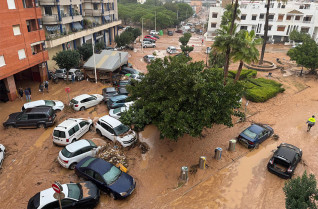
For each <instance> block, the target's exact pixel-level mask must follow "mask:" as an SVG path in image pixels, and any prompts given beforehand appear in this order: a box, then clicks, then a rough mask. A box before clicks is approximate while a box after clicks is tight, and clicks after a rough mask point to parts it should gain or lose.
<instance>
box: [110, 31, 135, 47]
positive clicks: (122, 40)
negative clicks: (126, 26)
mask: <svg viewBox="0 0 318 209" xmlns="http://www.w3.org/2000/svg"><path fill="white" fill-rule="evenodd" d="M134 40H135V38H134V34H133V33H131V32H129V31H124V32H122V33H121V34H120V35H119V36H116V37H115V42H116V44H117V47H121V46H126V45H129V44H131V43H132V42H133V41H134Z"/></svg>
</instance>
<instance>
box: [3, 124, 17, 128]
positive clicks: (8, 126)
mask: <svg viewBox="0 0 318 209" xmlns="http://www.w3.org/2000/svg"><path fill="white" fill-rule="evenodd" d="M14 127H15V126H14V125H11V124H10V125H6V126H5V128H6V129H11V128H14Z"/></svg>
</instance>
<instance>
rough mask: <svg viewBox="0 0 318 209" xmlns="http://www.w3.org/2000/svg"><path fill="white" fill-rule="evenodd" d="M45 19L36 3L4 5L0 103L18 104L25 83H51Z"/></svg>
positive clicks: (21, 0)
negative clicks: (20, 89) (14, 102)
mask: <svg viewBox="0 0 318 209" xmlns="http://www.w3.org/2000/svg"><path fill="white" fill-rule="evenodd" d="M41 18H42V13H41V8H40V7H39V5H38V3H37V2H36V1H34V0H1V1H0V100H3V101H5V100H7V99H9V100H11V101H12V100H14V99H15V98H16V97H17V93H16V92H17V88H18V87H25V86H21V85H20V84H19V83H21V82H22V81H23V80H32V81H36V82H43V81H44V80H46V79H47V68H46V66H47V65H46V61H47V60H48V52H47V51H46V50H45V45H44V41H45V32H44V30H43V28H42V26H41Z"/></svg>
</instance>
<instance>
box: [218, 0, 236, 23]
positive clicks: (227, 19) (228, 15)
mask: <svg viewBox="0 0 318 209" xmlns="http://www.w3.org/2000/svg"><path fill="white" fill-rule="evenodd" d="M233 12H234V5H232V4H228V5H226V6H225V11H224V13H223V15H222V20H221V25H228V24H229V23H231V20H232V18H233ZM240 14H241V10H240V9H237V11H236V17H235V20H237V21H240V20H241V19H240V17H239V15H240Z"/></svg>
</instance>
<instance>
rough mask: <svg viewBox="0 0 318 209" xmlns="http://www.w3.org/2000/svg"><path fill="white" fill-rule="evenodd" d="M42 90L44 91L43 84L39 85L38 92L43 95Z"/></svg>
mask: <svg viewBox="0 0 318 209" xmlns="http://www.w3.org/2000/svg"><path fill="white" fill-rule="evenodd" d="M43 90H44V86H43V83H40V85H39V92H41V93H43Z"/></svg>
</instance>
